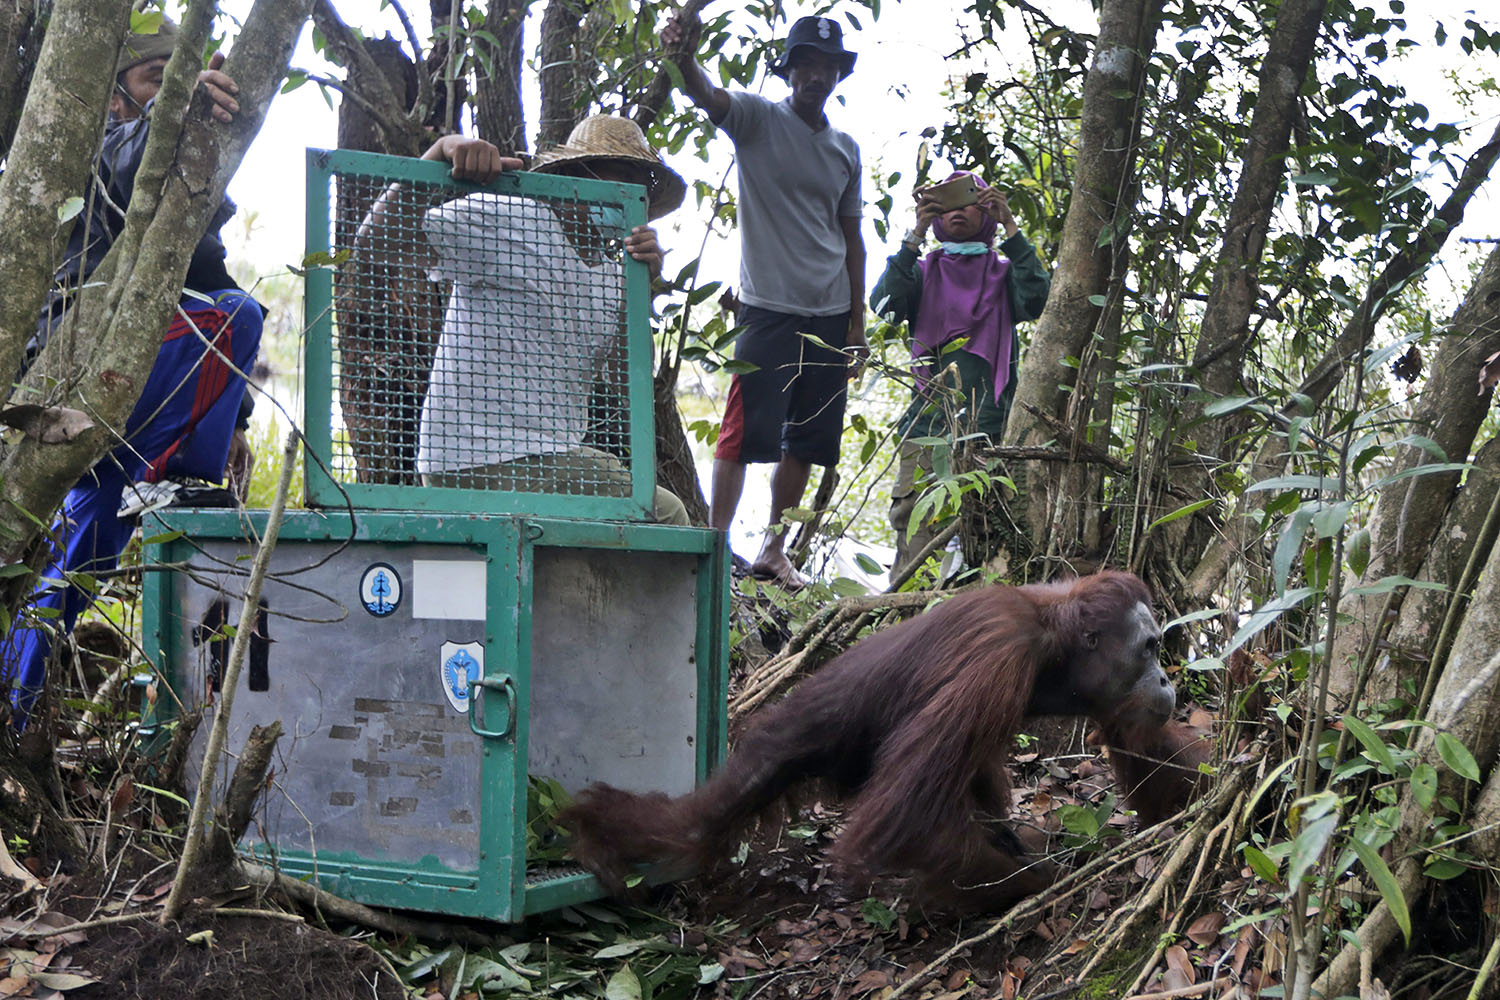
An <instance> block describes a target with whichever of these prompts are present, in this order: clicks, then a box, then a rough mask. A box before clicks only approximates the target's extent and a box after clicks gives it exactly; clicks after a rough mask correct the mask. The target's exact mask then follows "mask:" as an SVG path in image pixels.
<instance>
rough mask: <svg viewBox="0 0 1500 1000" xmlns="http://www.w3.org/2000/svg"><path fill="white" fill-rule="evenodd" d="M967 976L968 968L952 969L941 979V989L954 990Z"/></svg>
mask: <svg viewBox="0 0 1500 1000" xmlns="http://www.w3.org/2000/svg"><path fill="white" fill-rule="evenodd" d="M968 978H969V970H968V969H954V970H953V971H952V972H950V973H948V977H947V978H946V979H944V980H943V989H945V990H956V989H958V988H959V987H960V986H962V985H963V984H964V981H965V980H967V979H968Z"/></svg>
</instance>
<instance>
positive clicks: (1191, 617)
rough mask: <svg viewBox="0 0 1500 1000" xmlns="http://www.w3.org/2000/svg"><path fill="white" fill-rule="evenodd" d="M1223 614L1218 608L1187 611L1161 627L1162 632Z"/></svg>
mask: <svg viewBox="0 0 1500 1000" xmlns="http://www.w3.org/2000/svg"><path fill="white" fill-rule="evenodd" d="M1223 613H1224V612H1223V611H1222V610H1221V609H1219V608H1204V609H1202V610H1201V611H1189V612H1188V613H1187V614H1185V615H1178V616H1177V617H1176V618H1173V619H1172V620H1171V621H1169V622H1167V623H1166V624H1165V625H1163V626H1162V627H1161V630H1162V631H1163V632H1165V631H1167V630H1168V629H1171V628H1172V627H1174V626H1176V625H1187V624H1189V623H1191V622H1206V621H1208V620H1209V619H1210V618H1217V617H1219V616H1220V615H1222V614H1223Z"/></svg>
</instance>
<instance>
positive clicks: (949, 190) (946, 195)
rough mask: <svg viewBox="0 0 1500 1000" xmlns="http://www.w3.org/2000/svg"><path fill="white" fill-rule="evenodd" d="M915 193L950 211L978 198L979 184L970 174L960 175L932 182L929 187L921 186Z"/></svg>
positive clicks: (970, 203)
mask: <svg viewBox="0 0 1500 1000" xmlns="http://www.w3.org/2000/svg"><path fill="white" fill-rule="evenodd" d="M917 194H918V195H919V196H921V197H922V198H925V199H927V200H928V201H932V202H936V203H937V205H938V207H940V208H941V209H942V210H943V211H945V212H951V211H953V210H954V209H956V208H964V207H966V206H968V205H972V204H974V203H975V202H977V201H978V200H979V185H977V184H975V183H974V178H973V176H972V175H970V174H965V175H964V176H962V177H954V178H952V179H951V180H946V181H943V182H942V183H941V184H934V185H932V186H931V187H925V188H921V189H919V190H918V191H917Z"/></svg>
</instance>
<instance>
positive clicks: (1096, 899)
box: [1089, 889, 1114, 910]
mask: <svg viewBox="0 0 1500 1000" xmlns="http://www.w3.org/2000/svg"><path fill="white" fill-rule="evenodd" d="M1112 905H1114V897H1113V896H1111V895H1110V894H1109V893H1107V892H1105V891H1104V890H1103V889H1095V890H1094V891H1093V892H1092V893H1090V894H1089V909H1091V910H1107V909H1109V908H1110V907H1111V906H1112Z"/></svg>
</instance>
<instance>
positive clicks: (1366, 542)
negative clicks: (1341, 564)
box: [1344, 528, 1370, 576]
mask: <svg viewBox="0 0 1500 1000" xmlns="http://www.w3.org/2000/svg"><path fill="white" fill-rule="evenodd" d="M1344 561H1345V562H1346V563H1348V564H1349V569H1350V570H1351V571H1352V572H1353V573H1354V575H1355V576H1364V575H1365V570H1366V569H1367V568H1368V567H1369V565H1370V529H1369V528H1360V529H1359V530H1358V531H1356V532H1354V533H1353V534H1351V535H1350V536H1349V538H1348V540H1347V541H1345V542H1344Z"/></svg>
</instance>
